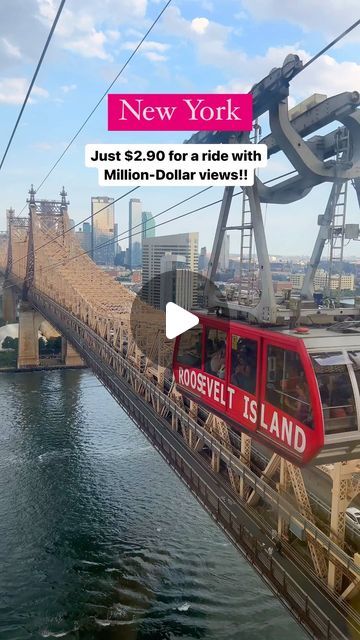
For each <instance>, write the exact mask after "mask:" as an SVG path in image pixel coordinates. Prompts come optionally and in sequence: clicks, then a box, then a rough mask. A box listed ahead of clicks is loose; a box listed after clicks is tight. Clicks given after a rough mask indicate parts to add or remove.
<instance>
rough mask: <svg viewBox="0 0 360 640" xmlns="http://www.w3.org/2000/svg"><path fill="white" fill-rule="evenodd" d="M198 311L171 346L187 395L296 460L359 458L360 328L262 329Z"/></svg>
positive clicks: (176, 373) (179, 384) (175, 368)
mask: <svg viewBox="0 0 360 640" xmlns="http://www.w3.org/2000/svg"><path fill="white" fill-rule="evenodd" d="M196 315H197V316H198V317H199V324H198V325H197V326H196V327H194V328H193V329H191V330H189V331H187V332H186V333H184V334H182V335H181V336H179V337H178V338H177V339H176V344H175V350H174V361H173V371H174V376H175V380H176V384H177V387H178V389H179V390H180V392H181V393H182V394H183V395H184V396H186V397H187V398H189V399H191V400H194V401H196V402H197V403H198V404H200V405H203V406H204V407H205V408H206V409H208V410H209V411H211V412H212V413H215V414H217V415H218V416H220V417H221V418H223V419H224V420H225V421H226V422H227V423H228V424H229V425H230V426H231V427H233V428H234V429H235V430H241V431H244V432H245V433H248V434H249V435H250V436H251V437H253V438H254V439H255V440H258V441H259V442H261V443H262V444H264V445H266V446H267V447H269V448H270V449H272V450H273V451H275V452H276V453H279V454H280V455H281V456H283V457H284V458H287V459H288V460H290V461H291V462H294V463H295V464H297V465H304V464H307V463H308V462H310V460H312V461H313V462H314V463H315V464H320V463H328V462H335V461H338V460H347V459H354V458H359V457H360V430H359V424H360V420H359V417H360V395H359V386H358V385H359V382H360V332H359V329H358V330H356V329H354V330H353V332H351V333H344V332H343V331H342V330H337V331H329V330H328V329H326V328H309V329H308V330H306V329H297V330H289V329H286V330H282V329H279V328H278V327H277V328H274V329H271V328H269V329H262V328H256V327H253V326H251V325H247V324H243V323H241V322H237V321H231V320H227V319H224V318H219V317H216V316H212V315H205V314H200V313H196ZM343 324H347V323H343Z"/></svg>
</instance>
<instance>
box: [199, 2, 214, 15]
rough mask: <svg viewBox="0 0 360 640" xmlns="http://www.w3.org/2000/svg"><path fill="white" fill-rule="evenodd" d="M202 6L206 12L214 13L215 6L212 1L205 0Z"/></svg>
mask: <svg viewBox="0 0 360 640" xmlns="http://www.w3.org/2000/svg"><path fill="white" fill-rule="evenodd" d="M201 6H202V8H203V9H205V11H210V12H212V11H214V4H213V3H212V2H210V0H203V1H202V3H201Z"/></svg>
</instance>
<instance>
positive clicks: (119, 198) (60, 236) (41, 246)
mask: <svg viewBox="0 0 360 640" xmlns="http://www.w3.org/2000/svg"><path fill="white" fill-rule="evenodd" d="M138 189H141V187H134V188H133V189H130V191H127V192H126V193H124V194H123V195H122V196H119V197H118V198H116V199H115V200H114V201H113V202H112V204H115V203H116V202H119V200H122V199H123V198H125V197H126V196H128V195H130V194H131V193H133V192H134V191H137V190H138ZM209 189H212V187H205V188H204V189H201V190H200V191H197V192H196V193H194V194H192V195H191V196H188V197H187V198H184V199H183V200H181V201H180V202H176V203H175V204H173V205H171V206H170V207H168V208H167V209H164V210H163V211H160V213H157V214H156V215H155V216H153V219H154V218H157V217H158V216H161V215H163V214H164V213H167V212H168V211H171V209H175V208H176V207H179V206H180V205H182V204H184V203H185V202H188V201H189V200H192V199H193V198H196V197H197V196H199V195H201V194H202V193H205V191H209ZM108 206H109V205H108V204H107V205H105V206H104V207H102V208H101V209H99V210H98V211H96V212H95V213H94V214H92V213H91V214H90V215H89V216H87V217H86V218H83V220H80V222H77V223H76V224H74V225H73V226H72V227H70V228H69V229H66V230H65V231H64V232H63V233H59V234H58V235H56V236H55V237H54V238H51V239H50V240H48V241H47V242H44V244H42V245H40V247H36V249H35V251H34V253H37V252H38V251H40V249H43V247H46V246H48V245H49V244H51V243H52V242H55V240H57V239H58V238H62V237H63V236H64V235H65V234H66V233H69V232H70V231H73V230H74V229H75V228H76V227H78V226H80V225H81V224H83V223H84V222H87V221H88V220H91V219H92V218H93V217H95V216H96V215H98V213H101V212H102V211H104V210H105V209H107V208H108ZM142 226H143V223H142V222H140V224H137V225H134V226H133V227H131V228H130V229H127V230H126V231H123V232H122V233H120V234H118V235H117V236H115V237H114V238H112V239H111V240H107V241H106V242H104V243H102V244H101V245H98V246H97V247H96V249H98V248H99V247H102V246H105V245H107V244H108V243H110V244H113V243H115V242H116V241H117V240H118V239H119V238H120V239H121V236H122V235H124V234H126V233H129V231H132V230H133V229H137V228H138V227H142ZM124 240H125V238H124ZM86 253H89V252H86ZM90 253H91V251H90ZM27 256H28V254H26V255H25V256H24V257H23V258H18V260H14V262H13V264H16V263H17V262H20V261H21V260H24V258H27Z"/></svg>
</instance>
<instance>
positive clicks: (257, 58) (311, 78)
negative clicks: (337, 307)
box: [0, 0, 360, 255]
mask: <svg viewBox="0 0 360 640" xmlns="http://www.w3.org/2000/svg"><path fill="white" fill-rule="evenodd" d="M320 4H321V3H320ZM320 4H319V0H316V2H315V5H312V7H315V11H314V12H313V8H310V5H309V3H308V2H305V3H301V4H300V5H299V6H296V7H295V6H294V7H293V8H291V7H290V6H289V7H287V6H284V5H283V3H280V2H279V0H271V2H269V3H268V5H267V7H263V6H262V3H260V1H259V0H255V1H254V2H250V1H249V0H243V1H242V2H239V10H238V11H236V12H234V2H233V0H224V2H222V3H221V7H220V6H218V5H217V3H214V2H206V1H205V0H194V1H193V2H191V3H189V2H188V1H187V0H178V2H177V3H176V5H174V6H173V7H169V10H168V11H167V12H166V14H165V15H164V17H163V18H162V19H161V20H160V22H159V24H158V25H157V26H156V29H155V30H154V32H153V34H152V37H151V40H149V41H148V42H147V43H146V46H144V47H143V48H142V49H141V50H140V51H139V52H138V54H137V56H135V57H134V59H133V60H132V62H131V65H129V67H128V69H127V70H126V72H125V73H124V74H123V76H122V77H121V78H120V79H119V81H118V83H117V84H116V91H118V92H122V91H123V92H126V91H128V87H129V86H131V90H132V91H133V92H137V91H138V92H141V91H143V92H149V91H152V92H157V91H161V92H171V91H173V86H174V81H176V83H177V86H178V87H179V91H186V92H196V91H203V92H221V91H225V90H226V91H230V92H231V91H234V92H242V91H247V90H249V88H250V87H251V86H252V85H253V84H254V83H255V82H257V81H259V80H260V79H261V78H262V77H264V76H265V75H267V73H268V72H269V71H270V69H272V68H274V67H275V66H279V65H281V64H282V63H283V60H284V58H285V56H286V55H287V54H288V53H296V54H298V55H299V56H300V58H301V59H303V60H304V61H306V60H308V59H309V58H310V57H311V55H312V54H314V53H315V52H316V51H318V49H320V48H321V47H322V46H324V45H325V44H326V43H327V42H329V41H330V40H331V38H332V37H333V36H335V35H337V34H338V33H339V32H340V31H341V30H342V29H343V28H345V27H347V26H348V25H349V24H351V22H352V21H353V20H355V18H356V17H357V8H356V6H355V5H354V3H353V2H351V0H346V2H345V3H344V5H343V9H340V5H339V8H336V7H335V6H334V7H332V11H330V12H325V14H324V12H323V11H320V10H317V9H316V7H317V8H319V6H320ZM3 5H4V15H6V14H7V13H8V14H9V16H10V15H12V3H10V1H9V0H4V2H3ZM105 5H106V6H107V7H108V6H109V0H106V1H105ZM17 7H18V11H17V18H16V20H4V21H3V22H2V24H1V25H0V59H2V60H3V62H4V66H3V67H2V69H3V71H1V68H0V104H1V106H2V119H1V122H0V136H1V137H2V138H3V139H6V138H7V137H8V133H9V131H10V130H11V127H12V126H13V123H14V121H15V119H16V114H17V113H18V109H19V104H21V101H22V99H23V96H24V93H25V90H26V86H27V82H28V78H29V77H30V75H31V73H32V70H33V68H34V64H35V62H36V60H37V59H38V57H39V53H40V50H41V47H42V43H43V42H44V41H45V38H46V33H47V30H48V28H49V24H50V23H51V20H52V18H53V14H54V3H53V2H50V0H48V2H45V0H26V1H25V0H18V3H17ZM156 11H157V3H155V2H147V1H146V0H141V1H140V0H137V1H136V2H134V3H130V2H127V3H126V11H120V10H119V9H118V8H115V9H114V8H113V7H112V11H111V12H110V11H109V12H106V11H104V12H101V13H100V12H99V11H97V9H96V3H94V2H87V3H85V1H84V0H79V1H78V2H77V3H76V5H75V4H74V3H73V4H70V5H69V7H68V9H67V14H66V21H67V24H69V23H70V24H71V25H72V26H71V29H70V28H68V29H64V22H63V19H60V22H59V30H58V32H57V33H56V35H55V38H54V40H53V42H52V44H51V48H50V50H49V56H48V57H47V58H46V60H45V64H44V67H43V69H42V70H41V73H40V74H39V77H38V80H37V83H36V86H35V89H34V92H33V95H32V98H31V102H30V103H29V104H28V105H27V107H26V111H25V114H24V118H23V120H22V122H21V125H20V127H19V129H18V131H17V134H16V137H15V139H14V143H13V147H12V149H11V150H10V153H9V155H8V157H7V160H6V163H5V165H4V168H3V171H2V176H0V188H1V192H2V207H1V209H0V229H1V228H2V229H5V224H6V221H5V209H7V208H9V207H10V206H13V207H14V208H15V210H16V214H17V215H18V214H19V212H20V211H21V209H22V207H23V205H24V204H25V200H26V197H27V191H28V188H29V186H30V184H31V183H34V184H35V187H36V186H37V185H39V184H40V182H41V181H42V179H43V177H44V175H46V173H47V171H48V169H49V165H51V164H52V163H53V162H55V161H56V159H57V157H58V156H59V155H60V154H61V153H62V151H63V150H64V148H65V147H66V144H67V142H68V140H69V139H71V137H72V134H73V132H74V130H76V128H77V126H78V125H79V124H80V123H81V122H82V121H83V118H84V116H85V114H86V112H87V110H88V105H91V104H94V103H96V101H97V100H98V97H99V95H101V94H102V93H103V91H104V89H105V87H106V86H107V85H108V81H109V79H111V78H113V77H115V75H116V73H118V71H119V68H121V66H122V64H123V62H124V59H125V57H126V55H127V54H128V52H129V51H130V50H131V49H133V48H134V42H135V41H137V39H138V38H139V36H140V34H141V33H143V32H145V31H146V28H147V26H148V24H149V20H151V19H153V17H154V15H155V14H156ZM313 13H315V14H316V15H317V16H322V18H321V20H320V19H318V18H316V20H314V18H313ZM104 15H107V17H106V18H104V17H103V16H104ZM64 20H65V18H64ZM270 27H271V28H270ZM24 33H25V34H26V37H24V35H23V34H24ZM29 34H31V37H30V36H29ZM358 38H359V36H358V33H357V32H354V33H353V34H351V35H350V36H349V37H347V38H345V39H343V40H342V41H341V43H340V44H338V45H337V47H336V48H332V49H331V51H330V52H328V53H327V54H326V55H325V56H322V57H321V58H320V59H319V60H317V61H315V62H314V64H313V65H312V66H311V71H307V70H305V71H304V73H303V74H301V75H300V76H299V77H298V78H296V79H295V80H294V81H293V82H292V85H291V98H290V103H289V106H290V107H293V106H294V105H295V104H296V103H298V102H299V101H301V100H303V99H304V98H307V97H308V96H310V95H312V94H313V93H321V94H325V95H329V96H330V95H332V94H336V93H339V92H342V91H353V90H354V89H356V88H357V87H358V86H359V83H360V64H359V63H358V54H357V40H358ZM212 42H216V43H217V45H216V48H215V50H213V47H212V45H211V43H212ZM9 43H10V44H9ZM255 43H256V45H255ZM184 44H185V46H183V45H184ZM237 63H238V64H237ZM4 69H6V72H5V71H4ZM237 69H241V71H237ZM49 114H51V116H52V117H54V119H55V120H56V127H51V128H50V127H47V126H46V125H45V126H44V123H47V122H49V121H51V118H50V117H49ZM261 125H262V127H263V132H264V133H266V131H267V127H268V125H267V123H266V122H265V121H261ZM108 135H109V134H108V133H107V132H106V105H105V103H104V104H102V105H101V107H100V108H99V110H98V111H97V112H96V114H95V115H94V117H93V118H92V119H91V120H90V121H89V123H88V125H87V126H86V128H85V130H84V132H83V133H82V134H81V136H79V139H78V140H77V142H76V144H75V145H73V146H72V148H71V150H70V151H69V152H68V153H67V155H66V158H64V161H62V162H61V163H60V164H59V166H58V167H57V168H56V171H54V172H53V173H52V174H51V176H50V177H49V179H48V181H47V182H46V183H45V184H44V186H43V187H42V189H41V191H40V194H41V197H43V198H49V199H54V198H56V197H57V194H58V191H59V189H58V184H59V183H61V184H65V186H66V189H67V191H68V193H69V197H70V200H71V217H72V218H74V220H75V222H76V223H77V222H79V220H80V219H82V218H83V217H84V216H85V214H86V212H87V211H88V208H87V202H89V200H90V197H91V195H92V194H93V193H94V192H97V193H99V194H100V195H104V196H108V197H114V198H116V197H118V196H119V195H121V194H122V193H123V192H124V190H120V189H111V188H109V189H99V188H98V186H97V178H96V173H95V171H94V172H92V171H90V170H89V169H86V168H85V166H84V157H83V153H84V145H85V143H87V142H95V141H96V140H101V141H103V142H106V141H107V139H108ZM188 137H189V136H188V134H187V133H186V132H184V133H181V132H179V133H173V134H171V133H164V132H157V133H153V134H151V133H144V132H142V133H141V132H133V133H130V134H129V133H126V132H124V133H122V134H121V136H119V138H121V142H125V143H126V142H140V141H141V142H158V143H161V142H183V141H184V140H185V139H186V138H188ZM19 150H21V154H20V155H19ZM29 157H31V160H32V161H31V165H30V166H29V163H28V158H29ZM288 170H289V165H288V163H287V161H286V160H285V159H284V157H282V156H281V154H278V155H277V156H276V159H274V160H273V159H270V163H269V168H267V169H265V170H262V171H261V177H262V178H263V179H264V180H266V179H267V178H271V177H273V175H274V173H276V172H277V173H279V174H281V173H284V172H286V171H288ZM196 191H197V190H196V189H189V188H181V187H179V188H176V189H169V188H168V189H165V188H163V189H160V188H157V187H154V188H144V189H141V191H139V196H140V197H141V199H142V201H143V202H146V203H147V204H146V208H147V209H148V210H150V211H152V212H153V214H154V215H156V214H157V213H159V212H161V211H162V210H164V209H166V208H167V207H169V206H172V205H173V204H175V203H177V202H179V201H181V200H182V199H184V198H185V197H187V196H188V195H190V194H194V193H196ZM210 194H211V195H210ZM328 195H329V185H319V186H318V187H316V188H314V189H313V191H312V192H310V194H309V195H308V196H307V197H306V198H304V199H303V200H301V201H299V202H296V203H292V204H289V205H286V206H280V205H270V204H269V205H268V206H267V207H266V206H264V207H263V209H264V213H265V214H266V215H265V217H266V231H267V236H268V248H269V252H270V253H274V254H279V253H282V252H283V250H284V246H283V245H284V241H283V240H284V237H285V238H286V246H287V253H289V254H290V255H291V254H294V253H295V252H297V251H301V252H302V253H304V254H310V253H311V248H312V247H311V246H309V245H311V244H312V242H313V240H314V239H315V235H316V233H317V230H318V227H317V216H318V214H319V213H323V211H324V209H325V206H326V201H327V198H328ZM219 198H221V190H220V189H215V188H214V189H212V191H211V192H209V193H206V194H203V195H201V196H198V197H197V198H196V200H194V201H193V205H194V206H192V207H189V206H187V205H186V204H184V205H182V206H180V207H178V208H176V209H175V210H174V212H169V214H168V215H166V216H164V220H166V219H170V218H172V217H173V215H174V214H175V213H179V214H180V213H184V212H186V211H188V210H191V209H194V208H196V207H202V206H203V205H205V204H207V203H209V202H212V201H216V200H218V199H219ZM195 202H196V204H195ZM348 203H349V206H348V221H349V222H351V221H354V222H356V218H357V211H358V203H357V201H356V198H355V197H354V194H353V193H352V189H350V197H349V199H348ZM219 207H220V205H219V204H217V205H214V206H213V207H210V208H209V209H205V210H202V211H199V212H198V213H196V214H193V215H192V216H190V217H189V221H188V227H187V228H188V229H189V231H199V233H200V237H201V242H202V243H203V244H206V245H207V246H209V247H210V246H211V245H212V240H213V235H214V229H215V226H216V222H217V216H218V211H219ZM234 212H235V213H234V217H235V218H236V205H235V203H234ZM295 221H296V224H297V233H296V234H294V233H293V228H294V225H293V222H295ZM237 222H238V219H237ZM127 226H128V225H127V221H123V222H121V224H120V226H119V231H120V232H125V231H126V229H127ZM168 228H170V225H169V226H168ZM182 228H183V226H182V222H181V221H174V222H172V223H171V231H172V232H174V233H177V232H181V231H182ZM165 229H166V227H165V228H164V231H165ZM351 246H353V247H354V249H351V250H350V252H351V253H355V254H356V255H360V245H359V244H358V243H352V245H351ZM234 251H235V241H233V240H231V246H230V252H231V253H233V252H234Z"/></svg>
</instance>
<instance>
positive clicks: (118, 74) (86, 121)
mask: <svg viewBox="0 0 360 640" xmlns="http://www.w3.org/2000/svg"><path fill="white" fill-rule="evenodd" d="M171 2H172V0H168V1H167V3H166V5H165V6H164V7H163V8H162V9H161V11H160V13H158V15H157V16H156V18H155V20H154V21H153V22H152V24H151V25H150V27H149V28H148V30H147V31H146V33H145V35H143V37H142V38H141V40H139V42H138V44H137V45H136V47H135V49H134V50H133V51H132V53H131V54H130V55H129V57H128V58H127V59H126V61H125V62H124V64H123V66H122V67H121V69H120V71H119V72H118V73H117V74H116V76H115V78H114V79H113V81H112V82H111V83H110V84H109V86H108V87H107V89H106V90H105V92H104V93H103V95H102V96H101V98H100V99H99V100H98V101H97V103H96V104H95V106H94V107H93V109H92V110H91V111H90V113H89V115H88V116H87V117H86V118H85V120H84V122H83V123H82V125H81V126H80V127H79V129H78V130H77V131H76V133H75V134H74V135H73V137H72V138H71V140H70V142H69V143H68V144H67V146H66V147H65V149H64V151H63V152H62V153H61V154H60V156H59V157H58V159H57V160H56V162H54V164H53V165H52V167H51V168H50V169H49V171H48V172H47V174H46V176H45V178H44V179H43V180H42V181H41V182H40V184H39V186H38V187H37V189H36V191H40V189H41V187H42V186H43V184H44V183H45V182H46V180H47V179H48V178H49V176H50V175H51V174H52V172H53V171H54V169H55V168H56V167H57V165H58V164H59V162H60V161H61V160H62V159H63V157H64V155H65V154H66V153H67V151H68V150H69V149H70V147H71V145H72V144H73V142H75V140H76V138H77V137H78V136H79V134H80V133H81V132H82V130H83V129H84V127H85V126H86V125H87V123H88V122H89V120H90V118H91V117H92V116H93V114H94V113H95V111H96V110H97V109H98V107H99V106H100V104H101V103H102V101H103V100H104V98H106V96H107V94H108V93H109V91H110V89H112V87H113V86H114V84H115V82H116V81H117V80H118V79H119V78H120V76H121V75H122V73H123V72H124V71H125V69H126V67H127V66H128V64H129V63H130V62H131V60H132V59H133V57H134V56H135V55H136V53H137V52H138V50H139V49H140V47H141V45H142V44H143V42H144V41H145V40H146V38H147V37H148V35H149V34H150V33H151V31H152V30H153V28H154V27H155V25H156V24H157V23H158V22H159V20H160V18H161V16H162V15H163V13H164V12H165V11H166V9H167V8H168V6H169V4H170V3H171ZM25 207H26V205H25V206H24V207H23V209H22V210H21V211H20V213H19V215H21V214H22V212H23V211H24V209H25Z"/></svg>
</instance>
